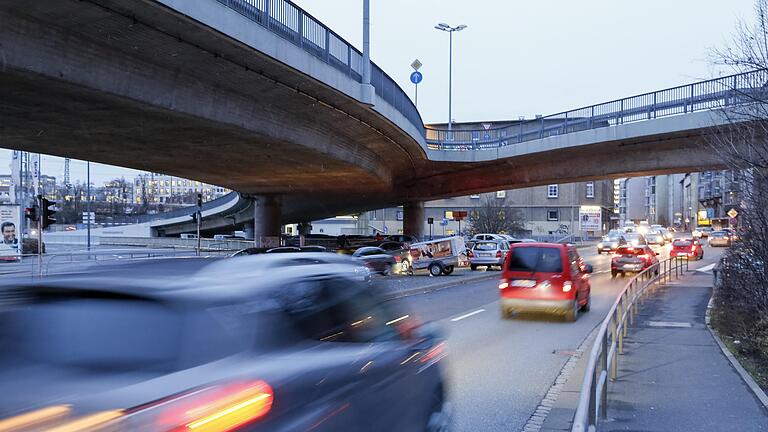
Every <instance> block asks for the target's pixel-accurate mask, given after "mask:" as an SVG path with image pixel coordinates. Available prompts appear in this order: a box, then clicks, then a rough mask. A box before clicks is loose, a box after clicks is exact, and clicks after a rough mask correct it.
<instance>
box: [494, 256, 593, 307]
mask: <svg viewBox="0 0 768 432" xmlns="http://www.w3.org/2000/svg"><path fill="white" fill-rule="evenodd" d="M503 269H504V270H503V273H502V279H501V281H500V282H499V295H500V299H499V303H500V305H501V316H502V318H509V317H511V316H512V315H513V314H515V313H524V312H543V313H551V314H558V315H563V316H564V317H565V319H566V320H568V321H576V319H577V318H578V316H579V311H584V312H587V311H589V307H590V291H591V287H590V284H589V273H592V266H591V265H590V264H586V263H584V261H583V260H582V259H581V257H580V256H579V253H578V252H577V251H576V248H575V247H574V246H573V245H569V244H562V243H516V244H513V245H511V246H510V249H509V252H508V253H507V257H506V260H505V261H504V266H503Z"/></svg>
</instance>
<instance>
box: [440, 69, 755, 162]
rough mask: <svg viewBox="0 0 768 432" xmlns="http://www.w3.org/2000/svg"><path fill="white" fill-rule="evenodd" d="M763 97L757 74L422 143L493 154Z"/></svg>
mask: <svg viewBox="0 0 768 432" xmlns="http://www.w3.org/2000/svg"><path fill="white" fill-rule="evenodd" d="M766 97H768V71H766V70H756V71H751V72H744V73H740V74H735V75H730V76H725V77H721V78H715V79H711V80H707V81H701V82H697V83H693V84H686V85H683V86H678V87H672V88H668V89H664V90H659V91H655V92H651V93H644V94H640V95H636V96H631V97H627V98H624V99H618V100H615V101H610V102H604V103H601V104H597V105H591V106H587V107H583V108H578V109H574V110H570V111H566V112H562V113H558V114H552V115H548V116H545V117H539V118H536V119H531V120H523V121H520V122H517V123H515V124H513V125H508V126H504V127H500V128H495V129H489V130H484V129H473V130H456V129H454V130H453V131H450V132H449V131H448V130H447V129H435V128H427V130H426V140H427V145H428V146H429V148H431V149H433V150H448V151H468V150H489V149H497V148H499V147H505V146H509V145H514V144H519V143H522V142H526V141H533V140H537V139H541V138H546V137H550V136H555V135H563V134H567V133H571V132H578V131H583V130H589V129H597V128H603V127H609V126H616V125H621V124H624V123H631V122H637V121H642V120H650V119H655V118H659V117H666V116H671V115H678V114H686V113H690V112H695V111H704V110H711V109H716V108H724V107H728V106H734V105H741V104H745V103H750V102H755V101H757V100H765V98H766Z"/></svg>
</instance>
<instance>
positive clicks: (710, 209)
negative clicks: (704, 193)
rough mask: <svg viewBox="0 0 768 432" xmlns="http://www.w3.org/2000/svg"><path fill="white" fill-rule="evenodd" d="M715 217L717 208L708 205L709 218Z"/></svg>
mask: <svg viewBox="0 0 768 432" xmlns="http://www.w3.org/2000/svg"><path fill="white" fill-rule="evenodd" d="M713 217H715V209H714V208H712V207H707V219H712V218H713Z"/></svg>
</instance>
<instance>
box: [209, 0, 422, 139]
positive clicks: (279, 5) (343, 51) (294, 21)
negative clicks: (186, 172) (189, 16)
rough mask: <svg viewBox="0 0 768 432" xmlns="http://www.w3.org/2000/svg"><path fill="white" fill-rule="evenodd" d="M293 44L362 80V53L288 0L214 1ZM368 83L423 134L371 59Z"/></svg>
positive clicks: (403, 97) (408, 105) (407, 102)
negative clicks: (369, 81) (369, 80)
mask: <svg viewBox="0 0 768 432" xmlns="http://www.w3.org/2000/svg"><path fill="white" fill-rule="evenodd" d="M216 1H217V2H219V3H221V4H222V5H224V6H226V7H228V8H230V9H232V10H234V11H236V12H237V13H239V14H240V15H242V16H244V17H246V18H248V19H249V20H251V21H253V22H254V23H256V24H259V25H261V26H263V27H264V28H266V29H267V30H269V31H271V32H272V33H274V34H276V35H278V36H280V37H281V38H283V39H285V40H287V41H289V42H291V43H293V44H294V45H296V46H298V47H299V48H301V49H302V50H304V51H306V52H307V53H309V54H310V55H312V56H314V57H316V58H318V59H319V60H321V61H322V62H324V63H327V64H328V65H330V66H332V67H333V68H335V69H337V70H339V71H341V72H343V73H345V74H347V76H349V77H350V78H351V79H353V80H355V81H357V82H362V79H363V54H362V53H361V52H360V51H358V50H357V49H356V48H355V47H353V46H352V45H351V44H350V43H349V42H347V41H346V40H344V38H342V37H341V36H339V35H338V34H336V32H334V31H333V30H331V29H330V28H328V27H327V26H325V25H324V24H323V23H321V22H320V21H318V20H317V19H316V18H315V17H313V16H312V15H310V14H308V13H307V12H306V11H304V10H303V9H301V8H300V7H298V6H296V5H295V4H294V3H293V2H291V1H289V0H216ZM371 85H373V87H374V89H375V90H376V95H377V96H379V97H380V98H382V99H383V100H385V101H386V102H388V103H389V104H390V105H392V106H393V107H394V108H395V109H396V110H397V111H399V112H400V113H401V114H402V115H403V116H404V117H405V118H406V119H408V121H409V122H410V123H411V124H413V125H414V126H415V127H416V130H418V131H419V133H421V134H422V136H423V135H424V122H423V121H422V120H421V115H420V114H419V110H418V109H416V106H415V105H414V104H413V102H412V101H411V99H410V98H409V97H408V95H407V94H406V93H405V91H403V89H402V88H401V87H400V86H399V85H398V84H397V83H396V82H395V80H393V79H392V78H391V77H390V76H389V75H387V74H386V73H385V72H384V71H383V70H382V69H381V68H380V67H378V66H376V64H375V63H373V62H371Z"/></svg>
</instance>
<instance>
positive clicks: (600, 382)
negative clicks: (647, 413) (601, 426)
mask: <svg viewBox="0 0 768 432" xmlns="http://www.w3.org/2000/svg"><path fill="white" fill-rule="evenodd" d="M687 270H688V260H687V259H683V258H681V257H673V258H667V259H665V260H663V261H660V262H659V263H658V264H655V265H654V266H652V267H650V268H648V269H646V270H643V271H642V272H640V273H638V274H637V275H636V276H635V277H633V278H632V279H630V281H629V282H627V284H626V285H625V286H624V288H623V289H622V290H621V293H619V295H618V297H617V298H616V301H614V303H613V306H612V307H611V309H610V310H609V311H608V314H607V315H606V317H605V319H603V322H602V324H601V325H600V328H599V330H598V332H597V336H596V338H595V343H594V345H593V346H592V350H591V351H590V353H589V358H588V360H587V370H586V371H585V372H584V381H583V382H582V385H581V390H580V394H579V404H578V407H577V408H576V413H575V414H574V417H573V425H572V427H571V432H584V431H594V430H595V427H596V425H597V419H598V416H599V417H600V418H601V419H603V420H604V419H606V417H607V414H608V382H609V381H614V380H615V379H616V375H617V372H618V360H619V356H620V355H623V354H624V337H626V335H627V327H628V326H629V325H631V324H632V323H634V321H635V317H636V315H637V313H638V310H637V309H638V301H639V300H640V299H641V298H642V296H643V295H644V294H646V293H647V292H648V288H650V287H652V286H653V285H654V284H656V283H657V282H658V283H660V284H661V283H664V282H665V281H669V280H671V278H672V276H673V274H674V276H675V278H679V277H680V276H681V275H682V274H683V272H684V271H687Z"/></svg>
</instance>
